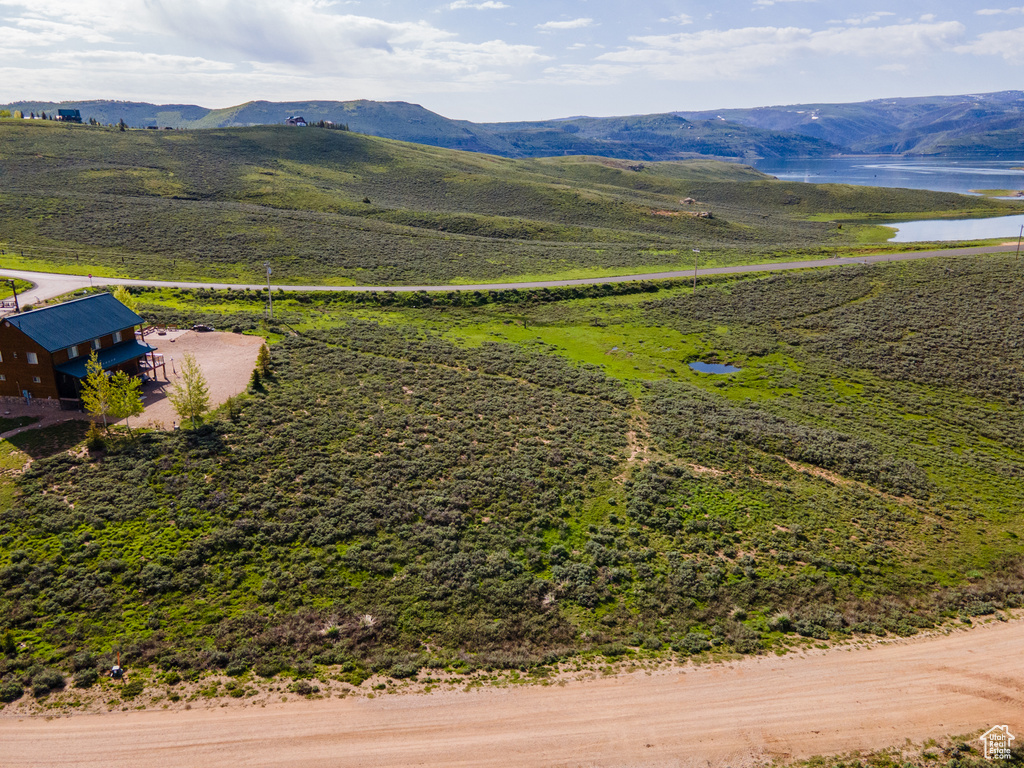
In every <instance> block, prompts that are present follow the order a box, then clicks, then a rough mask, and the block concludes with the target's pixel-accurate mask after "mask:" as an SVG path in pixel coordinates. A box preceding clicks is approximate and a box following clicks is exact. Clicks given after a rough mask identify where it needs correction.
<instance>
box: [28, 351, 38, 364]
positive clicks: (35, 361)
mask: <svg viewBox="0 0 1024 768" xmlns="http://www.w3.org/2000/svg"><path fill="white" fill-rule="evenodd" d="M25 357H26V359H27V360H28V363H29V365H39V358H38V357H37V356H36V353H35V352H29V353H27V354H26V355H25Z"/></svg>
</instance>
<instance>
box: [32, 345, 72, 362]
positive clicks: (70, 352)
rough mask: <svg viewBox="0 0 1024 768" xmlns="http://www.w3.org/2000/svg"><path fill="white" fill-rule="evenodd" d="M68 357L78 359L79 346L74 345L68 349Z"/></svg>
mask: <svg viewBox="0 0 1024 768" xmlns="http://www.w3.org/2000/svg"><path fill="white" fill-rule="evenodd" d="M68 357H69V358H71V357H78V346H77V345H76V344H72V345H71V346H70V347H68ZM29 362H30V363H31V362H32V361H31V360H29Z"/></svg>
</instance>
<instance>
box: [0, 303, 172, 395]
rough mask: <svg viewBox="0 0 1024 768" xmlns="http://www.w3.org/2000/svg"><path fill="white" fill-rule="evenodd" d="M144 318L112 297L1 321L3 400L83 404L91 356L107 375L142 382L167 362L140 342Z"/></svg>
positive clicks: (66, 304)
mask: <svg viewBox="0 0 1024 768" xmlns="http://www.w3.org/2000/svg"><path fill="white" fill-rule="evenodd" d="M142 322H143V320H142V318H141V317H139V316H138V315H137V314H135V313H134V312H133V311H132V310H130V309H128V307H126V306H125V305H124V304H122V303H121V302H119V301H118V300H117V299H115V298H114V297H113V296H112V295H111V294H109V293H100V294H96V295H94V296H87V297H86V298H84V299H76V300H74V301H68V302H65V303H63V304H56V305H54V306H52V307H43V308H42V309H36V310H32V311H30V312H24V313H21V314H12V315H7V316H6V317H4V318H3V319H2V320H0V398H5V397H14V398H19V399H26V400H30V399H43V400H53V401H54V402H55V403H56V402H59V401H60V400H78V398H79V394H80V392H81V389H82V380H83V379H84V378H85V364H86V361H87V360H88V359H89V353H90V352H92V351H93V350H96V355H97V357H98V359H99V361H100V364H101V365H102V366H103V368H104V370H107V371H126V372H127V373H129V374H131V375H133V376H138V375H139V374H140V373H141V372H142V369H143V368H144V367H145V368H147V369H152V368H155V367H156V366H159V365H161V364H162V359H158V357H157V356H156V355H154V352H155V349H156V348H155V347H151V346H149V345H148V344H144V343H141V342H139V341H137V340H136V338H135V327H136V326H141V325H142Z"/></svg>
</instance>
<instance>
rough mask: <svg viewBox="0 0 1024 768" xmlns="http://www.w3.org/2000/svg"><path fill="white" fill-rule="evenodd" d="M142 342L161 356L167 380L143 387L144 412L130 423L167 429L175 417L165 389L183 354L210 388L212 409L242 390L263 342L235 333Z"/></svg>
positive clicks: (178, 334)
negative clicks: (188, 354)
mask: <svg viewBox="0 0 1024 768" xmlns="http://www.w3.org/2000/svg"><path fill="white" fill-rule="evenodd" d="M146 343H147V344H151V345H152V346H154V347H156V348H157V351H159V352H161V353H162V354H163V356H164V360H165V361H166V363H167V378H168V381H160V380H158V381H156V382H153V383H151V384H149V385H147V386H146V387H145V389H144V390H143V394H144V395H145V400H144V402H145V404H146V410H145V412H144V413H143V414H142V416H140V417H138V419H136V420H135V422H134V424H139V425H143V426H148V425H151V424H152V425H153V426H155V427H157V428H160V429H170V428H171V426H172V425H173V424H175V423H177V422H178V421H179V418H178V414H177V413H175V412H174V406H172V405H171V401H170V400H168V399H167V390H168V389H169V388H171V387H172V386H173V385H174V382H176V381H177V380H178V375H177V374H178V373H180V372H181V360H182V358H183V357H185V353H186V352H191V353H192V354H193V355H194V356H195V358H196V362H198V363H199V367H200V368H201V369H202V371H203V376H205V377H206V383H207V384H208V385H209V388H210V408H216V407H217V406H218V405H220V404H221V403H223V402H224V401H225V400H227V399H228V398H229V397H231V396H232V395H237V394H238V393H239V392H242V391H243V390H244V389H245V388H246V386H247V385H248V383H249V377H250V376H252V371H253V368H255V367H256V355H257V354H258V353H259V351H260V347H261V346H263V339H262V338H261V337H259V336H244V335H242V334H239V333H216V332H205V333H200V332H197V331H168V332H167V334H166V335H164V336H159V335H157V334H155V333H151V334H148V335H147V336H146ZM172 360H173V365H172ZM175 371H177V373H175ZM162 376H163V373H162V371H158V372H157V377H158V378H162Z"/></svg>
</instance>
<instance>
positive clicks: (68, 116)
mask: <svg viewBox="0 0 1024 768" xmlns="http://www.w3.org/2000/svg"><path fill="white" fill-rule="evenodd" d="M57 119H58V120H60V121H61V122H64V123H80V122H82V115H81V113H80V112H79V111H78V110H77V109H58V110H57Z"/></svg>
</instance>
